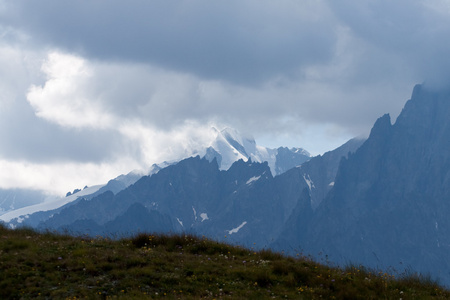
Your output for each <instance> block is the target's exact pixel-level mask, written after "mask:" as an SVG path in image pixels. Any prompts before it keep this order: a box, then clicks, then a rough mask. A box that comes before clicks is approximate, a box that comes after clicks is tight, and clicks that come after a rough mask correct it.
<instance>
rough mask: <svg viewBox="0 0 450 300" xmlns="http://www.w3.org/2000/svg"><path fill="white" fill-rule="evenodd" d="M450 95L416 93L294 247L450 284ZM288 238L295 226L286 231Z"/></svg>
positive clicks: (376, 130) (343, 167)
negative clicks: (413, 272)
mask: <svg viewBox="0 0 450 300" xmlns="http://www.w3.org/2000/svg"><path fill="white" fill-rule="evenodd" d="M449 116H450V94H447V93H442V94H439V93H433V92H430V91H427V90H426V89H425V88H424V87H422V86H416V87H415V88H414V92H413V95H412V97H411V100H409V101H408V102H407V103H406V105H405V107H404V109H403V111H402V112H401V114H400V116H399V117H398V119H397V121H396V122H395V124H394V125H391V121H390V117H389V115H385V116H383V117H381V118H380V119H378V120H377V122H376V123H375V125H374V127H373V129H372V131H371V134H370V137H369V138H368V140H367V141H366V142H365V143H364V144H363V145H362V146H361V147H360V148H359V149H358V150H357V151H356V152H355V153H354V154H353V155H350V156H349V157H348V158H347V159H344V160H343V161H342V162H341V164H340V167H339V170H338V172H337V176H336V180H335V184H334V187H333V189H332V190H331V191H330V193H329V194H328V195H327V197H326V198H325V199H324V200H323V201H322V203H321V205H320V206H319V208H318V209H317V211H316V212H315V213H314V215H313V216H312V218H311V220H310V221H309V222H308V224H307V225H305V226H306V228H304V229H303V230H301V231H300V230H299V229H297V231H298V232H299V233H298V234H296V235H295V237H296V241H295V245H293V247H295V248H300V249H302V250H303V251H304V252H306V253H311V254H313V255H317V254H318V253H323V254H324V255H327V256H328V258H329V259H330V260H331V261H334V262H338V263H348V262H354V263H362V264H364V265H368V266H371V267H375V268H394V269H397V270H402V269H405V268H409V267H411V268H412V269H413V270H417V271H419V272H425V273H431V274H432V275H433V277H440V278H441V279H442V281H443V282H444V283H446V284H448V283H450V272H449V271H450V252H449V250H450V218H449V215H450V117H449ZM286 232H287V233H289V229H288V228H286Z"/></svg>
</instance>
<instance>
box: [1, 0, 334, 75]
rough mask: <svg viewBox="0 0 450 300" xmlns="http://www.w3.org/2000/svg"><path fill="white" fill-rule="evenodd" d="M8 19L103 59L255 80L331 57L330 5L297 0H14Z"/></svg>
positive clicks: (41, 37) (42, 39) (46, 39)
mask: <svg viewBox="0 0 450 300" xmlns="http://www.w3.org/2000/svg"><path fill="white" fill-rule="evenodd" d="M10 5H11V6H12V8H11V9H10V10H9V11H8V14H7V15H4V16H3V18H6V20H8V23H9V24H12V25H13V26H15V27H17V28H21V29H22V30H24V31H25V32H28V33H30V36H31V37H32V39H33V41H34V42H36V43H45V44H50V45H53V46H55V47H58V48H62V49H65V50H68V51H69V52H74V51H75V52H78V53H81V54H83V55H85V56H86V57H90V58H94V59H101V60H124V61H137V62H146V63H152V64H156V65H158V66H160V67H163V68H170V69H172V70H178V71H184V72H189V73H191V74H195V75H197V76H200V77H205V78H208V79H225V80H227V81H231V82H239V83H243V84H245V83H255V82H260V81H261V80H265V79H268V78H270V77H272V76H274V75H283V76H286V75H287V76H290V75H295V74H296V72H297V71H298V69H299V68H301V67H304V66H308V65H311V64H314V63H318V62H320V63H323V62H326V61H328V60H329V59H330V58H331V56H332V55H333V45H334V43H335V40H336V36H335V32H334V30H333V23H332V22H331V21H330V18H329V17H328V16H327V11H326V9H323V7H322V6H321V5H320V4H318V3H315V2H309V1H304V2H297V1H276V2H273V1H237V0H236V1H144V0H133V1H117V0H114V1H61V0H42V1H25V0H18V1H14V4H10Z"/></svg>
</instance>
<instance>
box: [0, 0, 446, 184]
mask: <svg viewBox="0 0 450 300" xmlns="http://www.w3.org/2000/svg"><path fill="white" fill-rule="evenodd" d="M449 37H450V1H447V0H426V1H425V0H422V1H419V0H397V1H392V0H376V1H375V0H368V1H361V0H339V1H336V0H329V1H326V0H324V1H320V0H314V1H308V0H303V1H298V0H277V1H266V0H228V1H210V0H189V1H176V0H164V1H149V0H127V1H117V0H91V1H67V0H40V1H34V0H10V1H9V0H0V187H2V188H11V187H26V188H42V189H46V190H52V191H55V192H59V193H63V192H65V191H68V190H73V189H74V188H78V187H82V186H84V185H93V184H98V183H104V182H106V181H107V180H108V179H110V178H113V177H115V176H117V175H119V174H121V173H127V172H128V171H130V170H132V169H136V168H142V167H145V166H149V165H150V164H152V163H158V162H161V161H164V160H170V159H174V158H177V157H180V156H182V155H188V154H189V153H190V151H192V149H196V148H199V147H202V146H203V145H205V144H206V143H208V141H209V140H210V139H211V130H210V128H211V127H212V126H215V127H217V128H218V129H222V128H223V127H225V126H230V127H234V128H236V129H237V130H239V131H241V132H243V133H246V134H251V135H253V136H254V137H255V139H256V142H257V143H258V144H260V145H262V146H269V147H278V146H289V147H292V146H297V147H303V148H305V149H306V150H308V151H310V152H311V153H312V154H321V153H323V152H325V151H328V150H332V149H333V148H335V147H337V146H339V145H340V144H342V143H344V142H345V141H346V140H348V139H349V138H351V137H354V136H359V135H367V134H368V133H369V132H370V128H371V127H372V125H373V123H374V121H375V120H376V119H377V118H378V117H380V116H381V115H383V114H384V113H390V114H391V116H392V117H393V119H394V120H395V118H396V117H397V115H398V114H399V112H400V111H401V109H402V107H403V105H404V103H405V102H406V101H407V100H408V99H409V97H410V95H411V92H412V89H413V87H414V85H415V84H416V83H423V82H425V83H426V84H427V85H428V86H430V87H433V88H441V87H445V86H446V84H447V80H449V78H450V76H449V75H450V74H449V73H450V55H449V53H450V38H449Z"/></svg>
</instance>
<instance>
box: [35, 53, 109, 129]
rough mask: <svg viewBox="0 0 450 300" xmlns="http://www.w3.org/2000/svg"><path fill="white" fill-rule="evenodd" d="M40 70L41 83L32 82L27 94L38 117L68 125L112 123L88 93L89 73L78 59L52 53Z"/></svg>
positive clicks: (106, 124) (88, 69)
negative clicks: (43, 83) (42, 80)
mask: <svg viewBox="0 0 450 300" xmlns="http://www.w3.org/2000/svg"><path fill="white" fill-rule="evenodd" d="M42 71H43V72H44V73H45V74H46V75H47V81H46V83H45V85H44V86H36V85H33V86H31V88H30V90H29V92H28V94H27V99H28V102H29V103H30V105H31V106H32V107H33V108H34V109H35V111H36V115H37V116H38V117H42V118H44V119H46V120H49V121H52V122H55V123H57V124H59V125H62V126H69V127H93V128H107V127H111V126H112V125H113V124H114V121H115V120H114V117H113V116H111V115H109V114H108V113H107V112H106V110H105V109H104V108H103V107H102V105H101V103H98V101H96V95H90V94H88V92H89V90H90V87H89V85H90V83H91V80H92V77H93V74H92V70H91V69H90V68H89V66H87V65H86V63H85V61H84V60H83V59H82V58H80V57H76V56H73V55H68V54H61V53H58V52H53V53H50V54H49V56H48V60H47V61H45V62H44V64H43V65H42Z"/></svg>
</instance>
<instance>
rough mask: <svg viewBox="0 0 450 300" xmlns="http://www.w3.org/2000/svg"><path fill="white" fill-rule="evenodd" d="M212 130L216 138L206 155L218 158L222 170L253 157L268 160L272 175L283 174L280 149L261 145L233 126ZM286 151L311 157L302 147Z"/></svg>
mask: <svg viewBox="0 0 450 300" xmlns="http://www.w3.org/2000/svg"><path fill="white" fill-rule="evenodd" d="M212 130H213V131H214V134H215V139H214V140H213V141H212V142H211V143H210V145H209V147H208V148H207V149H206V154H205V157H206V158H207V159H208V160H209V161H212V160H213V159H214V158H216V159H217V163H218V165H219V168H220V169H221V170H228V169H229V168H230V167H231V165H232V164H233V163H234V162H236V161H238V160H240V159H242V160H244V161H248V160H249V159H251V161H253V162H259V163H262V162H267V163H268V165H269V168H270V171H271V172H272V175H274V176H275V175H279V174H281V172H282V171H280V170H279V168H277V155H278V154H279V150H278V149H270V148H266V147H262V146H259V145H257V144H256V142H255V139H254V138H253V137H252V136H249V135H247V136H244V135H241V134H240V133H239V132H238V131H237V130H235V129H232V128H225V129H223V130H221V131H219V130H217V129H216V128H212ZM280 149H281V148H280ZM284 151H291V152H292V155H297V157H298V156H299V155H302V156H304V157H305V158H306V159H305V160H307V159H308V158H309V157H311V155H310V154H309V153H308V151H306V150H304V149H301V148H292V149H287V148H285V150H284ZM293 167H294V166H293Z"/></svg>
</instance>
